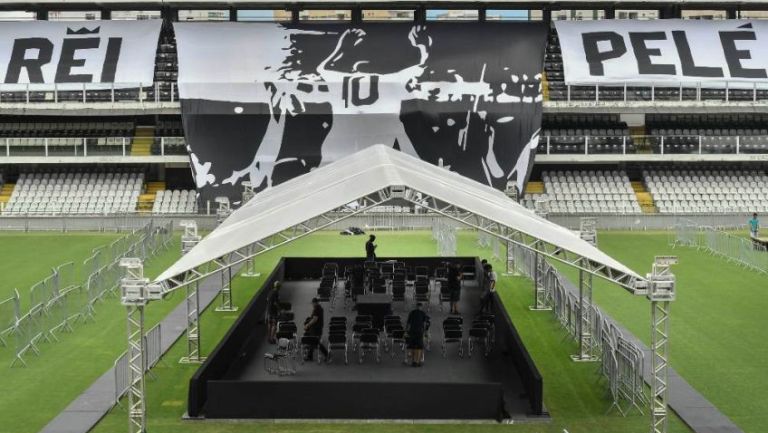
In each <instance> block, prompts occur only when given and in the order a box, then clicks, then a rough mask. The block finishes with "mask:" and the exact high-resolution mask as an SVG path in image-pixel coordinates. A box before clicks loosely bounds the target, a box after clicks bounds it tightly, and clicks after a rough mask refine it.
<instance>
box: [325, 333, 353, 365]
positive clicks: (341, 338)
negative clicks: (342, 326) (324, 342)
mask: <svg viewBox="0 0 768 433" xmlns="http://www.w3.org/2000/svg"><path fill="white" fill-rule="evenodd" d="M348 349H349V346H348V344H347V334H346V332H333V331H331V332H330V333H329V334H328V354H329V355H330V354H332V353H333V352H334V351H337V350H341V351H343V352H344V365H347V364H349V358H348V356H347V353H348V352H349V350H348Z"/></svg>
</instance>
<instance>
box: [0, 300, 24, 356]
mask: <svg viewBox="0 0 768 433" xmlns="http://www.w3.org/2000/svg"><path fill="white" fill-rule="evenodd" d="M20 316H21V304H20V302H19V291H18V290H15V289H14V291H13V296H11V297H10V298H8V299H6V300H4V301H0V347H6V346H8V339H9V334H11V332H13V328H14V326H16V322H17V321H18V320H19V317H20Z"/></svg>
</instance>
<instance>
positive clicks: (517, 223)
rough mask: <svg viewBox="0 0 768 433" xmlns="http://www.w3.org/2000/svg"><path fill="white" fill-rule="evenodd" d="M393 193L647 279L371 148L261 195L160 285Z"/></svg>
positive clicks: (517, 211) (485, 189)
mask: <svg viewBox="0 0 768 433" xmlns="http://www.w3.org/2000/svg"><path fill="white" fill-rule="evenodd" d="M389 187H405V188H406V189H412V190H414V191H418V192H420V193H422V194H425V195H428V196H431V197H433V198H434V199H436V200H439V201H440V202H444V203H449V204H451V205H454V206H455V207H457V208H461V209H462V210H464V211H467V212H470V213H472V214H474V215H477V216H480V217H482V218H484V219H485V220H488V221H493V222H494V223H497V224H499V225H501V226H505V227H508V228H510V229H512V230H514V231H516V232H519V233H522V234H524V235H526V236H528V237H530V238H534V239H536V240H539V241H541V242H544V243H546V244H549V245H552V246H554V247H556V250H557V251H563V252H568V253H570V254H572V255H576V256H579V257H581V258H583V259H587V260H588V261H589V262H590V263H591V267H592V268H602V269H604V270H607V271H610V272H611V273H618V274H623V275H624V276H625V277H627V278H629V279H642V277H640V276H639V275H637V274H636V273H635V272H634V271H632V270H631V269H629V268H628V267H626V266H624V265H623V264H621V263H620V262H618V261H617V260H615V259H613V258H612V257H610V256H608V255H607V254H605V253H603V252H602V251H600V250H599V249H597V248H595V247H594V246H592V245H591V244H589V243H587V242H585V241H584V240H582V239H580V238H579V237H578V236H577V235H575V234H574V233H573V232H571V231H570V230H568V229H566V228H564V227H561V226H559V225H557V224H555V223H553V222H550V221H548V220H546V219H543V218H541V217H539V216H537V215H536V214H534V213H533V212H531V211H530V210H528V209H526V208H524V207H523V206H521V205H519V204H518V203H516V202H515V201H513V200H511V199H510V198H509V197H507V196H506V195H505V194H504V193H502V192H501V191H498V190H496V189H493V188H491V187H489V186H486V185H483V184H481V183H479V182H476V181H474V180H471V179H469V178H466V177H464V176H461V175H459V174H457V173H453V172H450V171H449V170H447V169H445V168H441V167H437V166H435V165H432V164H430V163H428V162H425V161H422V160H420V159H418V158H414V157H412V156H409V155H407V154H405V153H402V152H399V151H397V150H394V149H392V148H390V147H387V146H373V147H369V148H366V149H364V150H361V151H359V152H357V153H355V154H353V155H350V156H348V157H345V158H343V159H340V160H338V161H336V162H334V163H331V164H329V165H327V166H324V167H321V168H318V169H316V170H313V171H312V172H310V173H308V174H305V175H303V176H299V177H297V178H294V179H292V180H289V181H287V182H285V183H282V184H280V185H278V186H275V187H273V188H270V189H268V190H265V191H263V192H260V193H258V194H256V196H255V197H254V198H253V199H251V200H250V201H249V202H248V203H247V204H245V205H244V206H242V207H241V208H240V209H238V210H236V211H234V212H233V213H232V214H231V215H230V216H229V217H228V218H227V219H226V220H225V221H224V222H223V223H222V224H221V225H220V226H219V227H217V228H216V229H215V230H214V231H213V232H211V233H210V234H209V235H208V236H206V237H205V239H203V240H202V241H201V242H200V243H199V244H198V245H197V246H195V247H194V248H193V249H192V250H191V251H189V252H188V253H187V254H186V255H184V256H183V257H182V258H181V259H179V260H178V261H177V262H176V263H175V264H173V265H172V266H171V267H170V268H168V269H167V270H166V271H165V272H163V273H162V274H161V275H160V276H159V277H158V278H157V281H158V282H159V281H165V280H168V279H171V278H174V277H176V276H178V275H180V274H183V273H184V272H187V271H190V270H192V269H195V268H197V267H198V266H201V265H203V264H205V263H208V262H211V261H213V260H216V259H218V258H220V257H222V256H225V255H227V254H230V253H232V252H235V251H239V250H243V249H244V248H246V247H247V246H248V245H252V244H255V243H257V242H259V241H262V240H264V239H267V238H269V237H271V236H273V235H275V234H278V233H281V232H283V231H285V230H287V229H290V228H292V227H295V226H297V225H300V224H301V223H303V222H305V221H307V220H309V219H312V218H315V217H317V216H320V215H323V214H327V213H329V212H332V211H333V210H335V209H338V208H340V207H343V206H345V205H346V204H348V203H351V202H354V201H355V200H358V199H361V198H363V197H366V196H369V195H371V194H375V193H376V192H377V191H381V190H382V189H386V188H389Z"/></svg>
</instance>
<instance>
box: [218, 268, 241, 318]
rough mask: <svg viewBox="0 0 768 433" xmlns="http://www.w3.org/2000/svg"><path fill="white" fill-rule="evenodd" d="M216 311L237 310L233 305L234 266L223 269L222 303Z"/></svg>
mask: <svg viewBox="0 0 768 433" xmlns="http://www.w3.org/2000/svg"><path fill="white" fill-rule="evenodd" d="M216 311H237V307H235V306H234V305H232V266H227V268H226V269H222V270H221V305H219V306H218V307H217V308H216Z"/></svg>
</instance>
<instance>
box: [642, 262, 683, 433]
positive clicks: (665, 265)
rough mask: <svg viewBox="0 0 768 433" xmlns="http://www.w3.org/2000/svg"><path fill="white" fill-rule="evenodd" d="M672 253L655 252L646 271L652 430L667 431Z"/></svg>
mask: <svg viewBox="0 0 768 433" xmlns="http://www.w3.org/2000/svg"><path fill="white" fill-rule="evenodd" d="M676 263H677V257H675V256H657V257H656V259H655V261H654V263H653V268H652V270H651V273H650V274H649V275H648V300H649V301H651V371H652V373H653V378H652V383H651V430H650V431H651V433H667V425H668V422H669V409H668V404H669V312H670V305H671V302H672V301H674V300H675V276H674V275H673V274H672V272H671V269H670V267H671V266H672V265H674V264H676Z"/></svg>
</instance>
